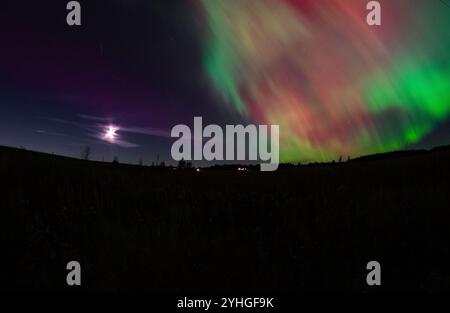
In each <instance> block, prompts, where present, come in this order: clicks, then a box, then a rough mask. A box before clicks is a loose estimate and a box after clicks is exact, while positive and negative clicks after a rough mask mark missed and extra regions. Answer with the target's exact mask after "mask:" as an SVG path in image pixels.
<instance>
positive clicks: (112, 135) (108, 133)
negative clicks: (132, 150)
mask: <svg viewBox="0 0 450 313" xmlns="http://www.w3.org/2000/svg"><path fill="white" fill-rule="evenodd" d="M118 130H119V128H118V127H116V126H113V125H109V126H107V127H106V129H105V134H104V135H103V138H104V139H105V140H106V141H109V142H114V140H115V139H116V137H117V133H116V132H117V131H118Z"/></svg>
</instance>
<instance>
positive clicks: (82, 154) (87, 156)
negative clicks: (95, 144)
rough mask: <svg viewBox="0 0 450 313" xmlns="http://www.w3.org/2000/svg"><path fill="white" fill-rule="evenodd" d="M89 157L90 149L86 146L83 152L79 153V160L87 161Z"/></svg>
mask: <svg viewBox="0 0 450 313" xmlns="http://www.w3.org/2000/svg"><path fill="white" fill-rule="evenodd" d="M90 157H91V147H89V146H86V147H85V148H84V149H83V151H82V152H81V158H82V159H83V160H89V158H90Z"/></svg>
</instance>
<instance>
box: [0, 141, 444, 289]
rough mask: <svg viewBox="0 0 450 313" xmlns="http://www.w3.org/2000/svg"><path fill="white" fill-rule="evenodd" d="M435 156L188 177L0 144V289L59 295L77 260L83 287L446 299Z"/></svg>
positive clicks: (439, 172) (440, 180) (440, 168)
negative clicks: (371, 265)
mask: <svg viewBox="0 0 450 313" xmlns="http://www.w3.org/2000/svg"><path fill="white" fill-rule="evenodd" d="M441 150H442V151H433V152H421V153H408V154H407V155H402V154H400V155H394V156H392V155H391V158H383V157H382V156H381V157H380V156H379V157H375V160H371V159H370V158H369V159H367V158H366V159H363V160H365V161H364V162H363V160H360V161H352V162H346V163H337V164H334V165H322V166H320V165H317V166H301V167H289V168H286V169H280V170H278V171H276V172H272V173H268V172H266V173H261V172H257V171H249V172H238V171H235V170H222V171H220V170H215V171H214V170H209V171H208V170H204V171H203V172H202V173H196V172H194V171H191V170H184V171H180V170H169V169H160V168H151V167H140V166H127V165H117V164H105V163H98V162H89V161H81V160H75V159H68V158H62V157H56V156H51V155H46V154H39V153H34V152H28V151H24V150H17V149H11V148H1V149H0V179H1V186H0V187H1V197H0V210H1V212H0V221H1V222H0V223H1V224H0V226H1V227H0V234H1V243H2V253H1V263H2V266H1V270H0V272H1V281H2V285H1V286H2V287H1V288H2V289H9V290H17V289H18V290H22V289H31V290H49V289H50V290H54V289H56V290H67V289H68V288H69V287H66V281H65V280H66V273H67V271H66V269H65V267H66V264H67V262H69V261H71V260H77V261H79V262H80V263H81V266H82V287H81V288H82V289H85V290H102V291H103V290H104V291H136V290H139V291H141V290H144V291H159V292H169V291H172V292H187V291H211V292H221V291H234V292H239V291H281V292H284V291H317V290H342V291H368V292H370V291H373V290H375V291H378V290H402V291H406V290H425V291H441V290H449V289H450V267H449V264H450V262H449V261H450V258H449V256H450V253H449V238H450V227H449V225H450V212H449V209H450V205H449V204H450V196H449V194H450V175H449V174H450V151H449V150H445V149H441ZM371 260H376V261H379V262H380V263H381V267H382V286H381V287H369V286H367V285H366V274H367V272H368V271H367V270H366V264H367V262H369V261H371Z"/></svg>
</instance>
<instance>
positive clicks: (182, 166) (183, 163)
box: [177, 159, 186, 169]
mask: <svg viewBox="0 0 450 313" xmlns="http://www.w3.org/2000/svg"><path fill="white" fill-rule="evenodd" d="M177 167H178V168H181V169H183V168H186V161H185V160H184V159H181V160H180V161H178V166H177Z"/></svg>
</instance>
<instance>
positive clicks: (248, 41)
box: [202, 0, 450, 161]
mask: <svg viewBox="0 0 450 313" xmlns="http://www.w3.org/2000/svg"><path fill="white" fill-rule="evenodd" d="M380 3H381V5H382V25H381V26H368V25H367V23H366V14H367V13H368V11H366V4H367V1H365V0H351V1H349V0H280V1H264V0H262V1H259V0H258V1H240V0H230V1H209V0H203V1H202V12H203V14H204V16H205V21H206V22H205V23H206V24H207V26H208V27H207V30H205V34H204V36H205V40H204V67H205V70H206V71H207V73H208V76H209V78H210V80H211V83H212V86H213V87H214V88H215V89H216V90H218V91H219V93H220V94H221V95H222V96H223V98H224V99H225V101H226V102H227V103H228V104H229V105H230V107H232V108H233V109H234V110H236V111H237V112H239V113H240V114H241V115H243V116H245V117H247V118H249V119H250V120H252V121H255V122H256V123H263V124H279V125H280V140H281V141H280V153H281V160H282V161H298V160H319V161H325V160H330V159H336V158H338V157H340V156H343V157H346V156H348V155H351V156H354V155H363V154H370V153H377V152H385V151H391V150H396V149H403V148H405V147H407V146H408V145H410V144H414V143H417V142H419V141H420V140H421V139H422V138H423V137H424V136H426V135H427V134H429V133H430V132H431V131H432V130H433V129H434V128H435V127H436V125H439V124H440V123H442V122H443V121H445V120H446V119H447V118H448V116H449V113H450V57H449V51H450V49H449V48H450V32H449V31H448V30H449V29H450V9H449V8H448V7H447V8H446V7H445V6H443V5H442V3H439V1H414V3H412V1H408V0H404V1H402V0H397V1H380Z"/></svg>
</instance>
